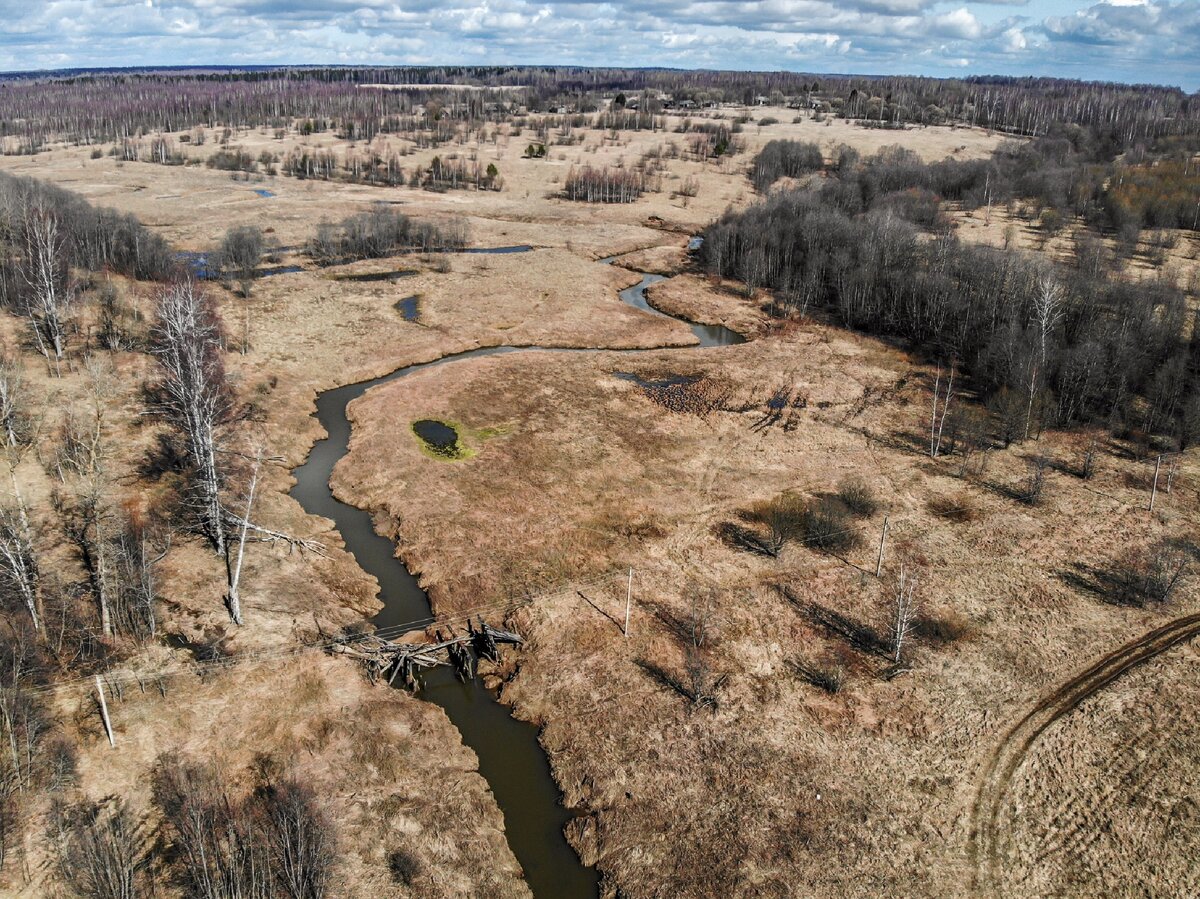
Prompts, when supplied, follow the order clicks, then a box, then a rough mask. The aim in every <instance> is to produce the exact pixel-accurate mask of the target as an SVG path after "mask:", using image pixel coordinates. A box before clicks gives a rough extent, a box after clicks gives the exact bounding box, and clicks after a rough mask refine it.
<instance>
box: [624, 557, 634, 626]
mask: <svg viewBox="0 0 1200 899" xmlns="http://www.w3.org/2000/svg"><path fill="white" fill-rule="evenodd" d="M632 605H633V569H632V568H630V569H629V583H628V585H627V586H626V587H625V636H626V637H628V636H629V609H630V607H632Z"/></svg>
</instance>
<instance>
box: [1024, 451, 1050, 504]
mask: <svg viewBox="0 0 1200 899" xmlns="http://www.w3.org/2000/svg"><path fill="white" fill-rule="evenodd" d="M1025 465H1026V469H1027V470H1026V474H1025V484H1024V486H1023V487H1022V488H1021V493H1020V497H1019V498H1020V499H1021V501H1022V502H1024V503H1026V504H1028V505H1030V506H1037V505H1040V504H1041V502H1042V500H1043V499H1044V498H1045V494H1046V470H1047V469H1048V468H1049V467H1050V460H1049V459H1048V458H1047V457H1045V456H1043V455H1040V454H1039V455H1036V456H1032V457H1030V458H1029V459H1026V460H1025Z"/></svg>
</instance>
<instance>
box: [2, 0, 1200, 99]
mask: <svg viewBox="0 0 1200 899" xmlns="http://www.w3.org/2000/svg"><path fill="white" fill-rule="evenodd" d="M0 16H2V18H0V71H27V70H31V69H54V68H74V67H88V66H105V67H107V66H145V65H150V66H154V65H192V64H195V65H204V64H226V65H244V64H281V65H282V64H387V65H406V64H426V63H434V64H546V65H549V64H571V65H613V66H670V67H676V68H721V69H755V70H776V69H787V70H792V71H803V72H818V73H819V72H830V73H860V74H905V75H932V76H938V77H947V76H956V75H963V74H1001V75H1057V76H1062V77H1068V78H1083V79H1099V80H1106V81H1107V80H1111V81H1125V82H1138V83H1146V82H1152V83H1157V84H1168V85H1175V86H1180V87H1182V88H1184V89H1185V90H1187V91H1195V90H1197V89H1198V88H1200V0H1179V2H1171V0H1105V2H1099V3H1097V2H1088V0H987V2H965V3H964V2H962V0H950V2H945V0H574V2H566V3H558V2H542V0H133V2H130V0H0Z"/></svg>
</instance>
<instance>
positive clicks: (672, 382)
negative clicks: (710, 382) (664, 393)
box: [613, 371, 700, 390]
mask: <svg viewBox="0 0 1200 899" xmlns="http://www.w3.org/2000/svg"><path fill="white" fill-rule="evenodd" d="M613 375H615V376H616V377H618V378H620V379H621V380H622V381H632V382H633V383H634V384H637V386H638V387H643V388H645V389H646V390H665V389H666V388H668V387H680V386H682V385H685V384H695V383H696V382H697V381H699V380H700V376H699V375H664V376H663V377H661V378H646V377H643V376H642V375H639V374H635V373H634V372H631V371H614V372H613Z"/></svg>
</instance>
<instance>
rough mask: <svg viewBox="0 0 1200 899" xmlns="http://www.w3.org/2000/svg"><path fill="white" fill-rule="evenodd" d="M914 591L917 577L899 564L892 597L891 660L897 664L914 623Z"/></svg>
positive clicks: (915, 614) (915, 603)
mask: <svg viewBox="0 0 1200 899" xmlns="http://www.w3.org/2000/svg"><path fill="white" fill-rule="evenodd" d="M916 591H917V579H916V578H915V577H909V576H908V575H907V572H906V571H905V568H904V566H903V565H901V566H900V577H899V579H898V580H897V582H896V592H895V595H894V596H893V598H892V661H894V662H895V663H896V664H897V665H898V664H900V661H901V659H902V658H903V654H904V644H905V641H907V640H908V637H909V635H910V634H912V631H913V627H914V625H915V624H916V618H917V601H916Z"/></svg>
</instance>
